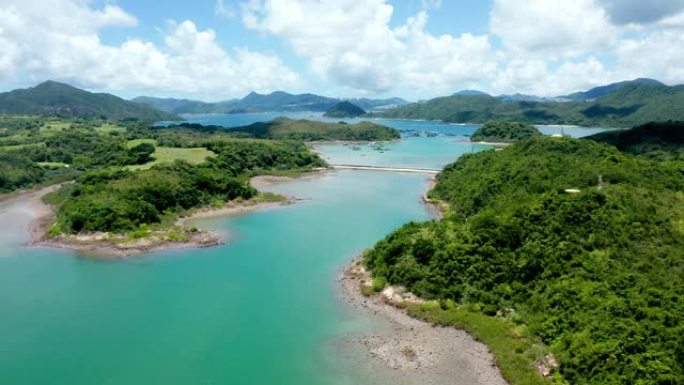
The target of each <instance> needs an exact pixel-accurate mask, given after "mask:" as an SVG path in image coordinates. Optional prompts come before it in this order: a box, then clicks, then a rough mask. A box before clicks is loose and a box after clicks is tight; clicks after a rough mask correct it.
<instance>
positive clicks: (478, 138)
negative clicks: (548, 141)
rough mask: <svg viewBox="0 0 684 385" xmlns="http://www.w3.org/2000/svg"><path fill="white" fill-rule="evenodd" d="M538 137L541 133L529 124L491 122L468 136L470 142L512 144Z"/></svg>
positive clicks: (503, 121) (502, 121)
mask: <svg viewBox="0 0 684 385" xmlns="http://www.w3.org/2000/svg"><path fill="white" fill-rule="evenodd" d="M539 135H542V133H541V132H539V130H537V128H536V127H535V126H533V125H531V124H525V123H519V122H510V121H505V120H493V121H490V122H487V123H485V124H484V125H482V126H481V127H479V128H478V129H477V130H475V132H474V133H473V134H472V135H471V136H470V140H471V141H474V142H492V143H513V142H519V141H521V140H525V139H530V138H532V137H533V136H539Z"/></svg>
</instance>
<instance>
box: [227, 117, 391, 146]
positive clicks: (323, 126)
mask: <svg viewBox="0 0 684 385" xmlns="http://www.w3.org/2000/svg"><path fill="white" fill-rule="evenodd" d="M224 131H225V129H224ZM228 132H230V133H233V134H241V135H245V136H249V137H254V138H260V139H281V140H283V139H287V140H302V141H307V142H311V141H332V140H341V141H386V140H396V139H399V138H401V134H400V133H399V131H397V130H396V129H394V128H391V127H387V126H383V125H381V124H377V123H372V122H359V123H356V124H347V123H344V122H340V123H327V122H321V121H315V120H305V119H300V120H294V119H289V118H284V117H282V118H277V119H274V120H272V121H270V122H257V123H253V124H250V125H247V126H242V127H234V128H231V129H229V130H228Z"/></svg>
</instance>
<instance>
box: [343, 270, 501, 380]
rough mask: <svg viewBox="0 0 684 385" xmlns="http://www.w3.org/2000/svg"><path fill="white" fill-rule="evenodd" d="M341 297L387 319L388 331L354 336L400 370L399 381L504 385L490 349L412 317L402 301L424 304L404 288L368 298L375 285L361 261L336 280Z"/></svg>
mask: <svg viewBox="0 0 684 385" xmlns="http://www.w3.org/2000/svg"><path fill="white" fill-rule="evenodd" d="M338 282H339V285H340V287H341V292H342V297H343V299H344V300H345V301H346V302H347V303H349V304H350V305H351V306H352V307H354V308H357V309H361V310H365V311H369V312H372V313H374V314H375V315H377V316H380V317H382V318H384V319H385V320H387V321H388V322H389V324H390V325H391V330H390V332H388V333H381V334H377V335H372V336H361V337H359V338H356V339H355V341H356V343H358V344H360V345H361V346H362V347H363V348H364V349H365V350H367V352H368V353H369V355H370V356H371V357H372V358H373V359H376V360H378V361H379V362H380V363H382V364H383V365H384V366H385V367H386V368H389V369H391V370H393V371H394V372H396V374H397V376H398V382H399V383H402V384H403V383H413V384H434V385H447V384H450V385H454V384H456V385H478V384H482V385H485V384H486V385H506V384H507V382H506V380H504V378H503V377H502V376H501V373H500V372H499V369H498V368H497V367H496V365H495V364H494V358H493V356H492V354H491V352H490V351H489V349H488V348H487V346H486V345H484V344H482V343H481V342H478V341H475V340H474V339H473V338H472V337H471V336H470V335H469V334H467V333H466V332H465V331H462V330H458V329H455V328H450V327H441V326H435V325H433V324H430V323H428V322H424V321H421V320H417V319H415V318H413V317H410V316H409V315H408V314H407V313H406V312H405V311H404V310H403V309H402V308H401V303H403V302H407V301H408V302H421V301H422V300H421V299H420V298H417V297H415V296H414V295H412V294H411V293H406V292H404V291H403V290H402V289H401V288H395V287H387V288H385V289H384V290H383V291H382V292H380V293H376V294H373V295H370V296H365V295H364V294H362V291H361V288H362V287H363V286H368V285H370V284H371V282H372V278H371V275H370V273H369V272H368V271H366V270H365V268H364V267H363V266H362V264H361V262H360V260H359V259H356V260H354V261H353V262H352V263H350V264H349V265H347V266H345V268H344V270H343V271H342V272H341V273H340V275H339V277H338Z"/></svg>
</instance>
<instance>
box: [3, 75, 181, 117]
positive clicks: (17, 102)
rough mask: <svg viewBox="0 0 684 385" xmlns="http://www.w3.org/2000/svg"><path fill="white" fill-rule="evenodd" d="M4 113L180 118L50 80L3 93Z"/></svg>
mask: <svg viewBox="0 0 684 385" xmlns="http://www.w3.org/2000/svg"><path fill="white" fill-rule="evenodd" d="M0 114H16V115H48V116H59V117H66V118H69V117H88V118H93V117H96V118H105V119H114V120H123V119H130V120H140V121H146V122H156V121H159V120H178V119H180V118H179V117H178V116H176V115H173V114H170V113H167V112H163V111H160V110H157V109H154V108H152V107H149V106H146V105H143V104H139V103H134V102H129V101H126V100H123V99H121V98H119V97H116V96H114V95H110V94H96V93H91V92H87V91H84V90H81V89H78V88H75V87H71V86H69V85H66V84H62V83H57V82H54V81H46V82H44V83H41V84H39V85H37V86H35V87H33V88H28V89H22V90H14V91H11V92H5V93H0Z"/></svg>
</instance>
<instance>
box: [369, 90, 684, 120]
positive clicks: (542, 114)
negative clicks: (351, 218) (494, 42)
mask: <svg viewBox="0 0 684 385" xmlns="http://www.w3.org/2000/svg"><path fill="white" fill-rule="evenodd" d="M375 116H381V117H387V118H400V119H431V120H443V121H446V122H454V123H484V122H487V121H490V120H502V119H503V120H514V121H519V122H526V123H533V124H574V125H580V126H594V125H595V126H612V127H631V126H636V125H640V124H644V123H647V122H652V121H670V120H684V85H679V86H672V87H670V86H667V85H665V84H663V83H661V82H658V81H656V80H652V79H636V80H632V81H626V82H620V83H614V84H609V85H607V86H602V87H597V88H593V89H591V90H588V91H586V92H577V93H574V94H570V95H565V96H559V97H555V98H539V97H534V96H530V95H519V94H517V95H502V96H499V97H494V96H490V95H488V94H486V93H482V92H474V91H472V90H469V91H467V92H466V93H465V94H463V93H457V94H456V95H452V96H446V97H440V98H435V99H431V100H428V101H426V102H420V103H411V104H408V105H405V106H402V107H399V108H395V109H391V110H388V111H384V112H383V113H379V114H375Z"/></svg>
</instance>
